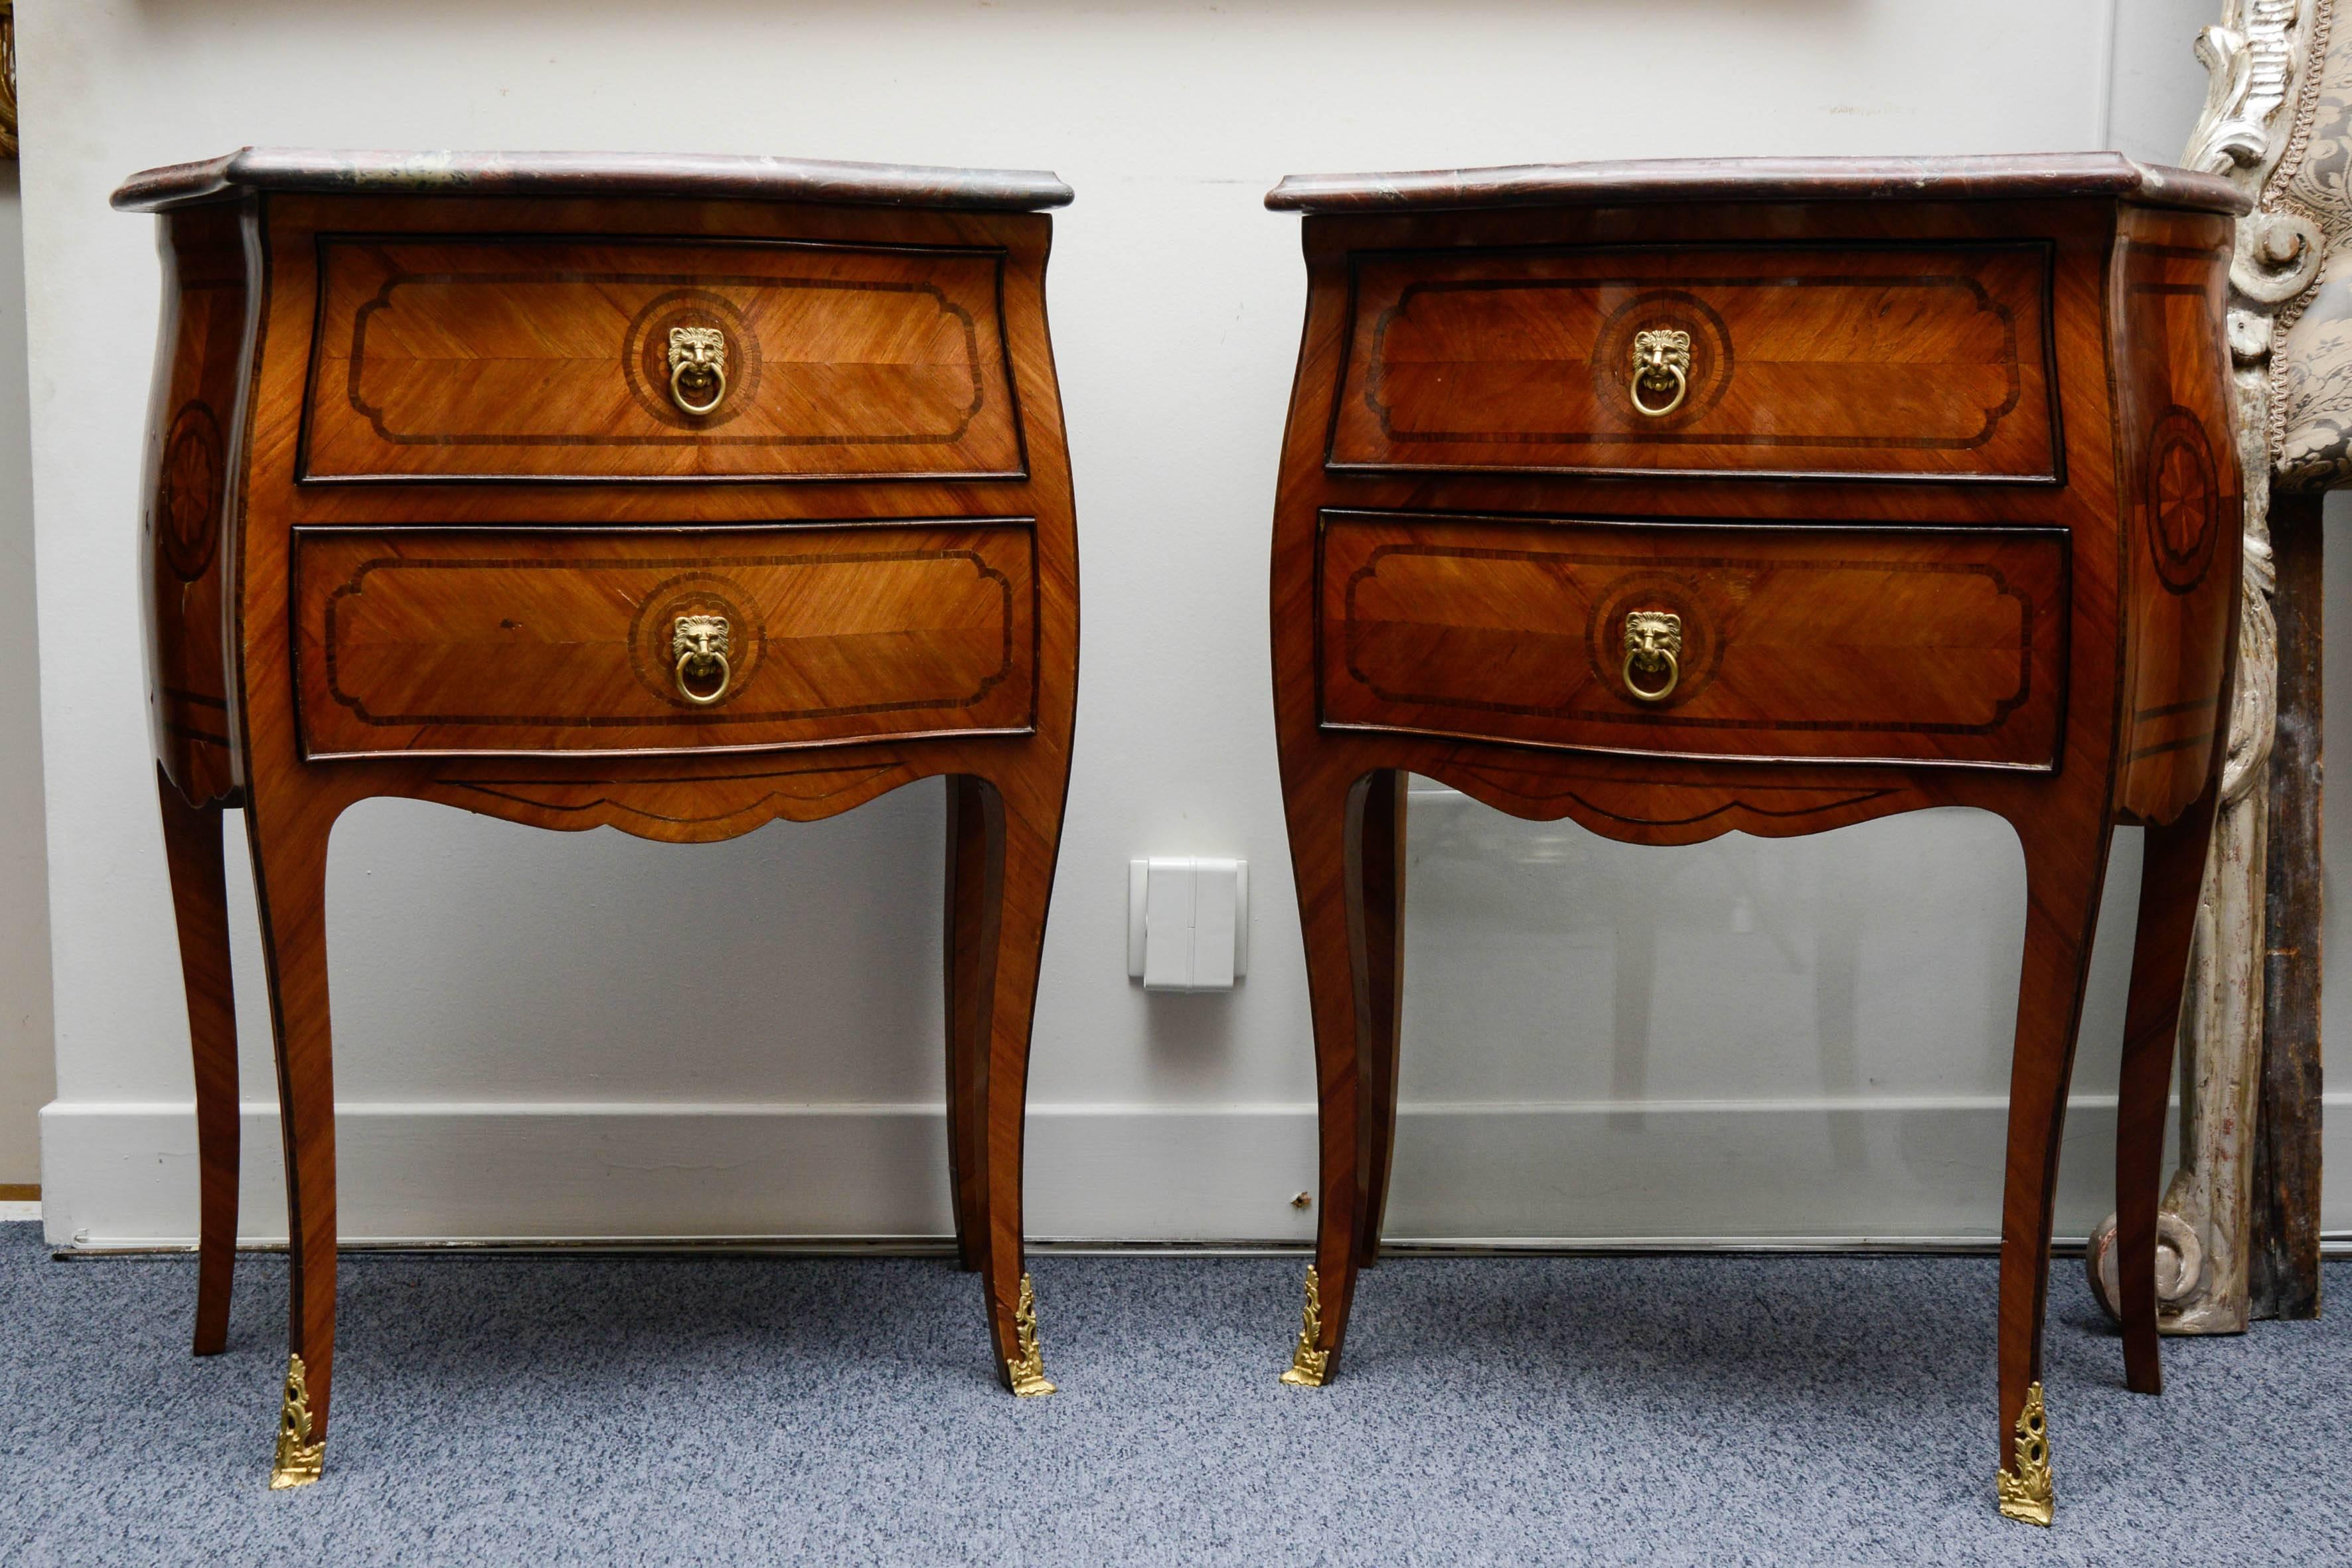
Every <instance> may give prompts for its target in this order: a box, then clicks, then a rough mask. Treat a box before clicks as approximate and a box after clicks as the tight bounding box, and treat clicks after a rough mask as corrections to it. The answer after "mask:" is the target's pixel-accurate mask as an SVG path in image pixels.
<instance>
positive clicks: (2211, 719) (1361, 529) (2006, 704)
mask: <svg viewBox="0 0 2352 1568" xmlns="http://www.w3.org/2000/svg"><path fill="white" fill-rule="evenodd" d="M1268 205H1270V206H1272V207H1275V208H1276V209H1279V210H1296V211H1302V212H1305V213H1306V214H1307V218H1306V220H1305V222H1304V224H1303V226H1302V238H1303V240H1304V246H1305V252H1306V259H1307V321H1306V327H1305V332H1304V338H1303V342H1302V343H1301V346H1300V351H1299V358H1298V369H1297V380H1296V382H1295V384H1294V389H1293V393H1292V399H1291V405H1290V417H1289V426H1288V430H1287V434H1286V437H1285V440H1284V447H1283V458H1282V468H1281V476H1280V480H1279V483H1278V487H1277V489H1276V502H1275V518H1274V551H1273V568H1272V621H1271V626H1272V636H1273V657H1274V669H1275V692H1274V695H1275V713H1276V740H1277V744H1278V749H1279V752H1280V757H1281V763H1282V779H1283V795H1284V805H1285V809H1286V816H1287V820H1288V825H1289V831H1290V843H1291V857H1292V864H1293V868H1294V870H1295V872H1296V875H1297V889H1298V899H1299V911H1300V918H1301V924H1302V927H1303V931H1304V935H1305V943H1306V952H1307V971H1308V982H1309V994H1310V999H1311V1004H1312V1009H1313V1015H1314V1033H1315V1052H1316V1068H1317V1078H1318V1090H1319V1106H1320V1114H1319V1129H1320V1132H1319V1136H1320V1165H1321V1176H1320V1184H1319V1197H1320V1205H1319V1215H1320V1217H1319V1226H1318V1233H1317V1238H1316V1251H1315V1267H1316V1274H1317V1278H1318V1283H1319V1313H1318V1314H1317V1315H1316V1316H1315V1317H1314V1318H1313V1319H1312V1320H1311V1321H1310V1325H1309V1327H1310V1331H1309V1333H1308V1334H1307V1339H1306V1342H1305V1343H1304V1345H1303V1346H1302V1348H1301V1350H1300V1352H1299V1357H1300V1360H1301V1361H1302V1363H1309V1364H1308V1365H1307V1372H1306V1373H1303V1374H1302V1375H1303V1376H1304V1378H1305V1380H1306V1381H1309V1382H1313V1381H1316V1380H1317V1377H1318V1375H1328V1373H1330V1372H1331V1371H1334V1370H1336V1368H1337V1367H1338V1364H1339V1352H1340V1350H1341V1348H1342V1346H1343V1344H1344V1342H1345V1336H1346V1333H1347V1325H1348V1321H1349V1310H1350V1308H1351V1306H1352V1304H1353V1298H1354V1289H1355V1283H1356V1277H1357V1271H1358V1270H1359V1269H1360V1268H1362V1267H1364V1266H1366V1265H1368V1264H1370V1262H1371V1261H1372V1260H1373V1258H1375V1257H1376V1255H1377V1251H1378V1246H1379V1237H1380V1224H1381V1204H1382V1202H1383V1200H1384V1197H1385V1193H1386V1187H1387V1181H1388V1169H1389V1163H1390V1150H1391V1144H1392V1142H1393V1129H1394V1124H1395V1114H1396V1107H1395V1099H1396V1084H1397V1049H1398V1022H1399V1016H1400V1001H1399V999H1400V996H1401V994H1402V942H1401V937H1400V933H1401V931H1402V921H1403V897H1404V883H1405V878H1404V866H1405V863H1406V847H1405V843H1404V836H1405V816H1404V810H1403V797H1404V791H1403V783H1402V781H1403V778H1404V775H1405V774H1406V773H1423V774H1425V775H1428V776H1430V777H1432V778H1434V779H1437V780H1440V781H1442V782H1444V783H1445V784H1452V785H1454V787H1456V788H1458V789H1461V790H1463V791H1464V792H1465V793H1467V794H1469V795H1473V796H1475V798H1477V799H1479V800H1482V801H1484V802H1486V804H1488V805H1493V806H1496V807H1497V808H1499V809H1501V810H1503V811H1507V812H1509V813H1511V814H1513V815H1515V816H1523V817H1528V818H1532V819H1537V820H1547V821H1548V820H1553V819H1557V818H1560V817H1567V818H1570V819H1572V820H1574V821H1576V822H1578V823H1579V824H1580V825H1582V826H1585V827H1587V828H1589V829H1591V831H1593V832H1596V833H1600V834H1602V835H1604V836H1606V837H1612V838H1617V839H1622V840H1624V841H1627V842H1631V843H1640V844H1686V843H1692V842H1696V841H1699V840H1703V839H1707V838H1712V837H1716V836H1717V835H1718V834H1722V833H1725V832H1729V831H1732V830H1735V829H1736V830H1738V831H1742V832H1747V833H1751V834H1757V835H1760V836H1764V837H1788V836H1791V835H1796V834H1804V833H1814V832H1820V831H1822V830H1825V829H1828V828H1832V827H1838V826H1845V825H1847V824H1850V823H1855V822H1861V821H1864V820H1868V819H1871V818H1874V817H1879V816H1888V815H1891V814H1893V813H1896V812H1904V811H1913V810H1917V809H1920V808H1923V807H1927V806H1937V805H1967V806H1974V807H1979V808H1981V809H1985V810H1990V811H1993V812H1996V813H1998V814H2000V816H2003V817H2004V818H2006V819H2007V820H2008V821H2009V822H2010V823H2011V825H2012V826H2014V828H2015V829H2016V831H2017V834H2018V837H2019V838H2020V840H2021V844H2022V847H2023V848H2024V853H2025V867H2026V884H2027V919H2026V939H2025V951H2024V959H2023V964H2022V973H2021V985H2020V994H2019V1005H2018V1019H2017V1036H2016V1046H2015V1052H2014V1057H2013V1061H2012V1068H2011V1110H2010V1123H2009V1147H2008V1158H2007V1173H2006V1180H2005V1186H2004V1196H2003V1202H2002V1214H2001V1222H2000V1236H2001V1268H2000V1304H1999V1342H2000V1351H1999V1365H2000V1378H1999V1392H1998V1403H1997V1410H1996V1414H1997V1416H1998V1427H1997V1432H1998V1436H1999V1439H2000V1463H2001V1464H2002V1466H2003V1467H2004V1468H2009V1467H2012V1466H2013V1465H2014V1464H2015V1463H2016V1461H2017V1451H2016V1449H2015V1448H2014V1447H2013V1442H2014V1436H2013V1434H2014V1431H2015V1427H2016V1424H2017V1422H2018V1420H2019V1418H2020V1415H2021V1411H2022V1410H2023V1409H2024V1407H2025V1405H2026V1401H2027V1397H2028V1393H2029V1390H2030V1389H2032V1388H2033V1387H2035V1386H2036V1385H2038V1384H2040V1383H2041V1381H2042V1376H2043V1367H2042V1319H2043V1316H2044V1311H2045V1307H2046V1302H2047V1298H2048V1265H2049V1245H2050V1226H2051V1203H2052V1195H2053V1192H2054V1190H2055V1182H2056V1170H2057V1155H2058V1136H2059V1127H2060V1118H2061V1116H2062V1113H2063V1109H2064V1104H2065V1096H2066V1088H2067V1082H2068V1079H2069V1075H2070V1073H2071V1070H2072V1066H2073V1061H2074V1043H2075V1036H2076V1030H2077V1026H2078V1024H2079V1021H2080V1016H2081V1010H2082V1001H2083V986H2084V973H2085V966H2086V964H2087V963H2088V960H2089V955H2090V946H2091V937H2092V932H2093V930H2094V927H2095V921H2096V919H2097V913H2098V901H2099V895H2100V891H2101V887H2102V884H2103V880H2104V878H2105V869H2106V860H2107V849H2108V845H2109V841H2110V838H2111V837H2112V834H2113V830H2114V828H2115V827H2116V826H2117V825H2118V824H2137V825H2141V826H2146V827H2147V830H2148V831H2147V856H2146V862H2147V868H2146V870H2145V872H2144V874H2143V882H2142V895H2141V907H2140V911H2139V922H2138V933H2137V947H2136V951H2135V953H2134V959H2133V967H2132V981H2131V991H2130V998H2129V1004H2128V1007H2127V1020H2126V1043H2125V1060H2124V1070H2123V1079H2122V1091H2121V1094H2120V1097H2119V1100H2120V1104H2119V1109H2118V1147H2117V1156H2116V1181H2117V1191H2118V1199H2117V1201H2118V1205H2119V1210H2120V1216H2121V1218H2120V1225H2119V1241H2118V1247H2119V1248H2120V1254H2121V1259H2122V1264H2123V1268H2122V1282H2123V1297H2124V1306H2125V1310H2124V1317H2125V1322H2126V1331H2125V1337H2124V1352H2125V1366H2126V1382H2127V1383H2128V1384H2129V1385H2130V1386H2131V1387H2133V1388H2135V1389H2140V1390H2145V1391H2147V1392H2154V1391H2155V1390H2156V1389H2157V1388H2158V1386H2159V1380H2160V1373H2159V1368H2158V1346H2157V1341H2156V1331H2155V1323H2156V1317H2155V1313H2156V1300H2155V1285H2154V1261H2155V1220H2156V1205H2157V1200H2158V1186H2157V1183H2158V1174H2159V1172H2158V1156H2159V1155H2160V1152H2161V1149H2162V1142H2163V1132H2164V1120H2165V1100H2166V1090H2167V1087H2168V1081H2169V1077H2170V1066H2171V1051H2172V1044H2173V1037H2174V1032H2175V1025H2176V1023H2177V1020H2178V1017H2179V1006H2180V984H2181V979H2182V974H2183V970H2184V967H2185V964H2186V959H2187V952H2188V943H2189V935H2190V932H2191V931H2192V929H2193V924H2194V920H2195V913H2196V910H2195V905H2196V890H2197V887H2198V883H2199V878H2200V871H2201V868H2202V865H2203V860H2204V856H2205V850H2206V845H2207V839H2208V836H2209V833H2210V822H2211V816H2212V810H2213V802H2214V799H2215V788H2216V781H2217V779H2218V776H2219V770H2220V766H2221V752H2222V747H2221V742H2220V739H2219V736H2218V732H2217V730H2218V726H2217V722H2216V716H2217V714H2218V713H2219V712H2220V710H2221V708H2220V700H2221V695H2222V693H2223V692H2225V691H2226V690H2227V689H2228V686H2229V680H2230V675H2231V659H2232V657H2233V652H2234V649H2235V647H2236V626H2235V621H2236V615H2237V606H2238V593H2239V589H2238V571H2239V562H2238V552H2237V551H2236V550H2235V549H2234V547H2233V546H2232V544H2231V541H2232V540H2233V538H2234V533H2235V530H2234V526H2233V525H2232V524H2231V521H2229V520H2231V519H2233V518H2234V517H2235V516H2236V515H2237V507H2238V500H2239V483H2240V481H2239V475H2238V472H2237V468H2236V458H2235V455H2234V447H2233V446H2232V443H2231V439H2230V426H2229V415H2228V405H2227V384H2226V378H2225V376H2224V374H2223V372H2224V365H2225V363H2226V362H2225V361H2224V359H2223V357H2222V356H2223V354H2224V353H2225V352H2226V351H2225V349H2224V346H2223V345H2224V338H2223V330H2222V310H2223V301H2224V285H2225V279H2226V276H2227V272H2228V267H2229V262H2230V256H2231V226H2230V223H2229V217H2228V215H2229V214H2231V213H2233V212H2236V211H2240V210H2242V209H2243V206H2244V200H2243V198H2242V196H2240V195H2238V194H2237V193H2235V192H2234V191H2233V190H2232V189H2231V187H2230V186H2229V185H2228V184H2227V183H2226V182H2223V181H2220V180H2215V179H2210V178H2208V177H2205V176H2200V175H2196V174H2185V173H2183V172H2181V171H2178V170H2163V169H2154V168H2148V167H2146V166H2143V165H2139V164H2135V163H2129V162H2127V161H2126V160H2124V159H2122V158H2119V157H2116V156H2114V155H2112V154H2086V155H2080V156H2055V157H2044V158H2032V159H1955V160H1948V161H1947V160H1901V161H1891V162H1885V161H1882V162H1863V161H1839V160H1765V161H1739V160H1732V161H1727V162H1721V163H1650V164H1642V163H1635V164H1616V165H1611V164H1585V165H1561V166H1545V167H1533V168H1527V169H1506V170H1473V171H1446V172H1436V173H1430V174H1373V175H1353V176H1309V177H1304V178H1301V177H1294V178H1293V179H1291V180H1287V181H1285V182H1284V184H1282V185H1281V186H1280V187H1279V188H1277V189H1276V191H1275V193H1274V194H1273V195H1271V196H1270V197H1269V198H1268ZM1930 278H1932V279H1937V280H1938V281H1937V282H1935V283H1934V284H1932V285H1926V284H1922V283H1921V282H1919V281H1918V280H1919V279H1930ZM1652 328H1657V329H1661V330H1667V331H1682V332H1686V333H1687V334H1689V340H1690V342H1689V353H1690V365H1689V381H1690V386H1691V394H1692V396H1691V399H1690V401H1689V402H1688V404H1686V405H1685V407H1684V408H1682V409H1678V410H1677V411H1676V412H1675V415H1674V416H1671V417H1666V418H1659V419H1644V418H1643V416H1640V415H1639V414H1638V413H1636V412H1634V411H1633V410H1632V409H1631V407H1630V405H1628V403H1627V400H1626V399H1625V397H1624V389H1625V387H1626V386H1627V385H1628V384H1630V383H1631V381H1632V377H1633V365H1632V361H1631V353H1632V343H1631V342H1630V339H1631V337H1632V336H1633V334H1634V333H1636V332H1639V331H1643V330H1647V329H1652ZM1664 390H1665V389H1664V388H1661V390H1660V391H1659V393H1657V394H1655V395H1652V396H1651V397H1650V398H1649V399H1648V401H1651V402H1652V403H1654V404H1662V403H1663V402H1664ZM1963 437H1965V438H1963ZM1644 612H1646V613H1649V614H1651V615H1664V614H1672V615H1675V616H1678V617H1679V620H1680V634H1681V637H1682V639H1683V640H1682V664H1681V675H1680V679H1681V682H1682V684H1681V685H1680V686H1678V687H1677V688H1676V689H1675V693H1674V694H1673V696H1672V697H1670V698H1669V699H1668V700H1664V701H1645V700H1642V695H1641V694H1640V693H1639V692H1636V691H1633V690H1630V689H1628V683H1629V678H1628V675H1627V673H1626V671H1625V669H1624V668H1623V667H1622V663H1621V659H1622V650H1623V648H1624V647H1625V641H1624V638H1625V636H1626V631H1627V627H1628V624H1629V619H1630V617H1632V616H1634V615H1636V614H1638V613H1644ZM1316 1352H1321V1358H1322V1359H1321V1367H1320V1371H1319V1373H1318V1370H1317V1368H1316V1367H1315V1366H1314V1365H1313V1364H1311V1363H1314V1361H1315V1360H1316ZM2053 1408H2054V1409H2055V1410H2056V1412H2057V1414H2056V1415H2055V1416H2054V1418H2053V1419H2054V1423H2055V1425H2056V1426H2057V1427H2058V1430H2059V1432H2060V1438H2059V1446H2060V1447H2062V1448H2063V1430H2064V1421H2063V1401H2062V1402H2057V1403H2056V1404H2054V1405H2053ZM2060 1468H2061V1470H2062V1471H2063V1469H2064V1462H2063V1459H2062V1460H2061V1461H2060Z"/></svg>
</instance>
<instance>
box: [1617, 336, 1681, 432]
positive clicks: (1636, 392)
mask: <svg viewBox="0 0 2352 1568" xmlns="http://www.w3.org/2000/svg"><path fill="white" fill-rule="evenodd" d="M1690 367H1691V337H1690V334H1689V333H1688V332H1686V331H1683V330H1682V329H1681V328H1679V327H1652V328H1650V329H1649V330H1648V331H1640V332H1635V333H1634V334H1633V381H1632V383H1631V384H1629V385H1628V386H1627V387H1626V388H1625V395H1626V396H1627V397H1628V398H1629V399H1631V400H1632V402H1633V412H1634V413H1636V414H1639V415H1642V416H1645V417H1647V418H1651V419H1664V417H1665V416H1667V415H1669V414H1672V413H1673V412H1674V411H1675V409H1677V408H1680V407H1681V406H1682V405H1683V399H1684V398H1685V397H1688V396H1689V395H1690ZM1668 376H1672V377H1674V382H1675V395H1673V396H1672V397H1670V398H1668V399H1666V401H1665V402H1664V403H1656V404H1652V403H1644V402H1643V401H1642V384H1643V383H1644V382H1653V381H1658V382H1662V381H1664V380H1665V379H1666V378H1667V377H1668Z"/></svg>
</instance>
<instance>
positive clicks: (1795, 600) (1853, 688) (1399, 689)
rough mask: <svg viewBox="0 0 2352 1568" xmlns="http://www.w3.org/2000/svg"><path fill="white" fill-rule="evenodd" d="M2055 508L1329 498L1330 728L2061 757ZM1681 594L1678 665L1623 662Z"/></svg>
mask: <svg viewBox="0 0 2352 1568" xmlns="http://www.w3.org/2000/svg"><path fill="white" fill-rule="evenodd" d="M2068 539H2069V536H2068V534H2067V532H2066V531H2064V530H2063V529H2058V528H1903V527H1885V528H1880V527H1839V526H1826V525H1823V526H1810V525H1804V526H1782V525H1773V526H1769V527H1767V526H1759V525H1713V524H1684V523H1639V522H1627V523H1617V522H1584V521H1541V522H1529V521H1506V520H1502V519H1494V518H1454V517H1434V516H1429V515H1425V514H1414V513H1401V512H1360V511H1341V510H1327V511H1325V512H1324V513H1323V514H1322V527H1321V533H1320V538H1319V541H1318V551H1319V554H1318V570H1319V584H1318V597H1319V600H1320V615H1319V616H1318V639H1319V640H1318V650H1317V666H1318V677H1319V682H1318V684H1319V692H1318V700H1319V705H1320V706H1319V717H1320V721H1321V722H1322V724H1323V726H1324V727H1325V728H1326V729H1358V730H1391V731H1410V732H1414V733H1421V734H1431V735H1442V736H1451V737H1457V738H1460V739H1463V740H1476V741H1501V742H1515V743H1519V744H1527V745H1537V746H1549V747H1563V748H1570V749H1576V750H1584V751H1601V752H1647V753H1654V754H1659V755H1670V756H1691V757H1718V758H1721V757H1732V758H1764V759H1785V760H1790V761H1868V760H1886V761H1903V762H1916V763H1974V764H1982V765H1990V766H2000V767H2011V768H2029V769H2040V770H2044V771H2049V770H2053V769H2054V768H2055V766H2056V763H2057V757H2058V746H2059V738H2060V730H2061V726H2062V721H2063V710H2064V698H2065V669H2066V662H2065V660H2066V621H2067V609H2068V604H2067V599H2068V578H2067V573H2068ZM1641 614H1649V615H1659V616H1674V617H1675V623H1676V624H1675V627H1674V635H1675V637H1678V638H1679V646H1678V647H1676V648H1675V650H1674V651H1675V671H1676V678H1675V684H1674V686H1673V689H1672V690H1671V692H1670V693H1669V694H1668V695H1667V696H1666V697H1665V698H1664V700H1657V701H1648V700H1642V699H1641V698H1640V697H1638V696H1636V695H1635V694H1634V693H1633V692H1632V691H1629V690H1628V689H1627V688H1628V683H1629V681H1631V682H1632V683H1633V684H1634V685H1637V686H1641V687H1643V688H1645V689H1652V690H1654V689H1657V688H1660V687H1662V686H1664V684H1665V679H1664V669H1663V668H1661V669H1660V670H1659V673H1657V674H1655V675H1645V674H1643V672H1642V671H1641V670H1640V669H1639V668H1636V669H1633V670H1632V671H1630V672H1629V670H1628V668H1627V667H1626V664H1625V655H1626V652H1627V649H1626V633H1627V624H1628V617H1629V616H1636V615H1641Z"/></svg>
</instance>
